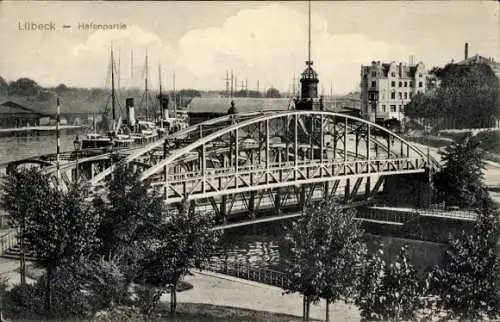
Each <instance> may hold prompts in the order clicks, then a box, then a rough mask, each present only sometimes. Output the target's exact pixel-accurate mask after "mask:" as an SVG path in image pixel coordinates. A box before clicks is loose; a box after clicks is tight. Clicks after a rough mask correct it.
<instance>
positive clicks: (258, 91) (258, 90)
mask: <svg viewBox="0 0 500 322" xmlns="http://www.w3.org/2000/svg"><path fill="white" fill-rule="evenodd" d="M257 93H259V94H260V89H259V80H257Z"/></svg>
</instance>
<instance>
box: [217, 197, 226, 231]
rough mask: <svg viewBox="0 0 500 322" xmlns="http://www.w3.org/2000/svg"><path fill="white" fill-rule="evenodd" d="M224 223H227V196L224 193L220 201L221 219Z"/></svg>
mask: <svg viewBox="0 0 500 322" xmlns="http://www.w3.org/2000/svg"><path fill="white" fill-rule="evenodd" d="M219 220H221V221H222V222H223V223H224V224H227V196H226V195H223V196H222V197H221V202H220V219H219Z"/></svg>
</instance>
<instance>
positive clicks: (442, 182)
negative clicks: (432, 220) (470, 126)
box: [434, 135, 490, 207]
mask: <svg viewBox="0 0 500 322" xmlns="http://www.w3.org/2000/svg"><path fill="white" fill-rule="evenodd" d="M440 154H441V156H442V161H443V163H444V166H443V168H442V169H441V170H440V171H439V172H437V173H436V174H435V175H434V185H435V189H436V193H437V201H439V202H441V201H445V202H446V203H448V204H451V205H457V206H461V207H482V206H483V205H484V204H485V203H489V202H490V199H489V195H488V192H487V190H486V188H485V187H484V184H483V182H482V179H483V169H484V161H483V155H484V151H483V150H482V149H481V148H480V142H479V141H478V140H477V138H476V137H473V136H472V135H467V136H464V137H463V138H461V139H459V140H458V142H453V143H451V144H450V145H449V146H447V147H446V149H445V151H444V152H440Z"/></svg>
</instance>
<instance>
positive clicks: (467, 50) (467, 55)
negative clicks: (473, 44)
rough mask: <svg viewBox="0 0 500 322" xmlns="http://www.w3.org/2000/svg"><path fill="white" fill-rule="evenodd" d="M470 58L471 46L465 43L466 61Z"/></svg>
mask: <svg viewBox="0 0 500 322" xmlns="http://www.w3.org/2000/svg"><path fill="white" fill-rule="evenodd" d="M467 58H469V44H468V43H465V59H467Z"/></svg>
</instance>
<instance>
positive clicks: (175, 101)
mask: <svg viewBox="0 0 500 322" xmlns="http://www.w3.org/2000/svg"><path fill="white" fill-rule="evenodd" d="M172 78H173V80H172V83H173V88H174V117H175V118H177V97H176V93H175V69H174V72H173V76H172Z"/></svg>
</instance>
